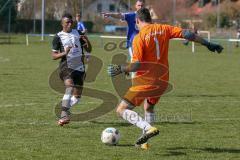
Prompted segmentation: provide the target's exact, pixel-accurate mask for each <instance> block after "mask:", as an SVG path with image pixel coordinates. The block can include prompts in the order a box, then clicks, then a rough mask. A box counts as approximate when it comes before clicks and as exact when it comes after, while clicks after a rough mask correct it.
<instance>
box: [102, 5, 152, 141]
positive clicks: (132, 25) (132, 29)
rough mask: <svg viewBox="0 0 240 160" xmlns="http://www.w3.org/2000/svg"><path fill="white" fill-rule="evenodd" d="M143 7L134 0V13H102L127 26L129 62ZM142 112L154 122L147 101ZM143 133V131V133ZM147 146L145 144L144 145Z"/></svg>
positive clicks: (146, 118) (147, 119) (149, 120)
mask: <svg viewBox="0 0 240 160" xmlns="http://www.w3.org/2000/svg"><path fill="white" fill-rule="evenodd" d="M144 5H145V3H144V0H136V3H135V9H136V11H135V12H129V13H103V16H104V17H113V18H117V19H121V20H125V21H126V22H127V24H128V32H127V48H128V53H129V56H130V61H132V57H133V52H132V41H133V39H134V37H135V35H137V34H138V32H139V29H138V27H137V25H136V12H137V11H138V10H139V9H141V8H143V7H144ZM131 77H134V74H133V73H132V74H131ZM144 112H145V120H146V121H148V122H149V123H153V122H154V117H155V114H154V107H153V106H152V105H151V106H150V105H149V103H147V101H145V102H144ZM143 132H144V131H143ZM146 145H147V144H146Z"/></svg>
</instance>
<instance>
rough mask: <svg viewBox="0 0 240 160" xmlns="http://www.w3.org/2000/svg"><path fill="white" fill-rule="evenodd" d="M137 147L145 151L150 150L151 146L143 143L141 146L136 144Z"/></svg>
mask: <svg viewBox="0 0 240 160" xmlns="http://www.w3.org/2000/svg"><path fill="white" fill-rule="evenodd" d="M135 147H137V148H141V149H143V150H148V149H149V147H150V146H149V144H148V143H147V142H146V143H143V144H141V145H137V144H135Z"/></svg>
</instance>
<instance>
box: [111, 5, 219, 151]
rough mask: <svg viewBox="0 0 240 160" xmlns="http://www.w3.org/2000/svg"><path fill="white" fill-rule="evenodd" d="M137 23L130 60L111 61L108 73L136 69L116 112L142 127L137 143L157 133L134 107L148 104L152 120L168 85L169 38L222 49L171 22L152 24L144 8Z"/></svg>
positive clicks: (209, 48) (212, 48)
mask: <svg viewBox="0 0 240 160" xmlns="http://www.w3.org/2000/svg"><path fill="white" fill-rule="evenodd" d="M136 24H137V26H138V28H139V30H140V32H139V34H138V35H136V36H135V38H134V40H133V61H132V63H131V64H127V65H116V64H111V65H109V66H108V74H109V75H110V76H112V77H114V76H117V75H118V74H121V73H129V72H136V77H135V78H134V79H133V84H132V87H130V88H129V90H128V91H127V93H126V94H125V96H124V97H123V99H122V101H121V102H120V104H119V105H118V106H117V109H116V112H117V113H118V115H119V116H121V117H122V118H123V119H125V120H126V121H128V122H129V123H131V124H133V125H135V126H137V127H138V128H140V129H142V130H144V133H143V134H142V135H141V136H140V137H139V138H138V139H137V141H136V145H137V146H141V148H143V149H147V148H148V146H146V147H145V148H144V147H142V145H144V144H146V142H147V141H148V139H150V138H151V137H154V136H156V135H158V134H159V130H158V129H157V128H155V127H153V126H152V125H151V124H150V123H149V122H148V121H147V120H145V119H143V118H142V117H141V116H139V115H138V114H137V113H136V112H135V111H133V109H134V108H135V107H136V106H139V105H141V104H142V102H144V105H146V106H148V111H149V112H150V113H151V114H149V118H150V119H151V120H152V121H154V106H155V105H156V104H157V102H158V101H159V99H160V97H161V95H162V94H164V92H165V91H166V89H167V88H168V81H169V70H168V68H169V66H168V48H169V41H170V39H172V38H184V39H187V40H190V41H194V42H197V43H200V44H202V45H203V46H206V47H207V48H208V50H210V51H211V52H214V53H221V52H222V50H223V47H222V46H221V45H218V44H215V43H212V42H208V41H207V40H205V39H203V38H201V37H200V36H198V35H196V34H195V33H193V32H191V31H189V30H185V29H182V28H179V27H174V26H170V25H162V24H153V23H152V19H151V16H150V13H149V10H148V9H146V8H142V9H139V10H138V11H137V13H136Z"/></svg>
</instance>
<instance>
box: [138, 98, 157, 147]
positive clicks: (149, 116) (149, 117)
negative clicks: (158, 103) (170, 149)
mask: <svg viewBox="0 0 240 160" xmlns="http://www.w3.org/2000/svg"><path fill="white" fill-rule="evenodd" d="M154 106H155V104H151V102H150V101H149V100H148V99H145V101H144V105H143V107H144V115H145V121H147V122H148V123H149V124H151V125H153V123H154V121H155V112H154ZM145 133H146V131H144V130H143V133H142V135H144V134H145ZM140 147H141V148H142V149H149V144H148V142H146V143H144V144H142V145H141V146H140Z"/></svg>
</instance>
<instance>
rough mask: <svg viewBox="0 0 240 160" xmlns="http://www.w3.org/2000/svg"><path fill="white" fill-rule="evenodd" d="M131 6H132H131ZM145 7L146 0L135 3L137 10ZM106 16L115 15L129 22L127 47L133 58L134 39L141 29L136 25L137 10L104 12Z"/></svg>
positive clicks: (114, 16)
mask: <svg viewBox="0 0 240 160" xmlns="http://www.w3.org/2000/svg"><path fill="white" fill-rule="evenodd" d="M129 7H130V6H129ZM143 7H144V0H137V1H136V4H135V8H136V11H138V10H139V9H141V8H143ZM102 15H103V16H104V18H108V17H113V18H117V19H121V20H124V21H126V22H127V24H128V31H127V48H128V52H129V56H130V60H131V59H132V41H133V38H134V36H135V35H136V34H138V32H139V30H138V28H137V26H136V20H135V19H136V18H135V17H136V12H129V13H102Z"/></svg>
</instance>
